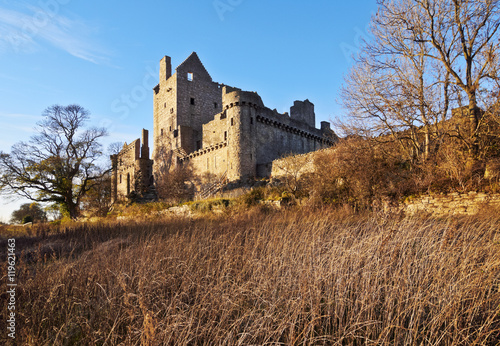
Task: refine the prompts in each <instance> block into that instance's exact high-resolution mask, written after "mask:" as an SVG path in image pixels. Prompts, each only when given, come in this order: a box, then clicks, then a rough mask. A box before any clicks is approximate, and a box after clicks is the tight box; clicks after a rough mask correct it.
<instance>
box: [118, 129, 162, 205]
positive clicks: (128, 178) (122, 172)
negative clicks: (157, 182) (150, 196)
mask: <svg viewBox="0 0 500 346" xmlns="http://www.w3.org/2000/svg"><path fill="white" fill-rule="evenodd" d="M111 164H112V168H113V171H112V175H111V201H112V202H115V201H118V200H125V199H126V198H127V197H130V196H131V193H133V194H136V195H139V196H140V195H142V194H144V193H145V192H146V191H147V190H148V188H149V187H150V186H151V185H152V184H153V180H152V169H153V160H151V159H149V146H148V130H144V129H143V130H142V147H141V140H140V139H136V140H135V141H133V142H132V143H130V144H127V143H125V144H124V145H123V148H122V150H121V151H120V153H119V154H116V155H111Z"/></svg>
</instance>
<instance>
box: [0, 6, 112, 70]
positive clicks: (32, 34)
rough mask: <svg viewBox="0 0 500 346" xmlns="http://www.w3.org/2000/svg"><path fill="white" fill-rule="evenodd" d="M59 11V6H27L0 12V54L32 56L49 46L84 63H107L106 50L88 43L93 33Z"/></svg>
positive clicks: (2, 9) (3, 9)
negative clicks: (28, 54)
mask: <svg viewBox="0 0 500 346" xmlns="http://www.w3.org/2000/svg"><path fill="white" fill-rule="evenodd" d="M59 11H60V5H58V6H55V7H52V8H45V9H44V8H41V7H36V6H30V5H25V6H23V7H22V9H21V10H11V9H5V8H0V50H2V51H9V50H10V51H12V50H13V51H17V52H20V51H21V52H34V51H37V50H38V49H40V47H41V46H43V45H45V44H47V43H48V44H50V45H52V46H54V47H56V48H59V49H61V50H64V51H66V52H67V53H69V54H71V55H73V56H75V57H77V58H80V59H83V60H87V61H90V62H93V63H96V64H99V63H103V62H106V61H107V58H106V57H107V55H108V53H107V52H106V50H105V49H104V48H102V47H99V45H98V44H96V43H95V42H92V40H91V39H90V36H91V34H92V32H93V29H92V28H91V27H90V26H89V25H87V24H86V23H85V22H83V21H82V20H79V19H71V18H68V17H64V16H62V15H61V14H59Z"/></svg>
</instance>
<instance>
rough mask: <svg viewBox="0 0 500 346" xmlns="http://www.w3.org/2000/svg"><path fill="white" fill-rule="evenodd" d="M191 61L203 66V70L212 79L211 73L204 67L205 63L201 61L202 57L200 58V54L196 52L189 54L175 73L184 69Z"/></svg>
mask: <svg viewBox="0 0 500 346" xmlns="http://www.w3.org/2000/svg"><path fill="white" fill-rule="evenodd" d="M190 61H194V62H195V63H199V64H200V65H201V67H202V68H203V70H204V71H205V72H206V74H207V75H208V76H209V77H210V79H212V76H211V75H210V73H208V71H207V69H206V68H205V65H203V62H202V61H201V59H200V57H199V56H198V54H197V53H196V52H192V53H191V54H189V56H188V57H187V58H186V59H184V61H183V62H181V63H180V64H179V66H177V67H176V68H175V71H176V72H177V70H178V69H179V68H182V67H183V66H184V65H185V64H187V63H188V62H190Z"/></svg>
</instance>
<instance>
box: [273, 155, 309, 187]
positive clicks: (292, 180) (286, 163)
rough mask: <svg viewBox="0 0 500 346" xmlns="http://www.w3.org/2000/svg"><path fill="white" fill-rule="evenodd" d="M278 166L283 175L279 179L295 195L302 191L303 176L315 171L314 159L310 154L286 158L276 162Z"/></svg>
mask: <svg viewBox="0 0 500 346" xmlns="http://www.w3.org/2000/svg"><path fill="white" fill-rule="evenodd" d="M276 165H277V168H278V169H279V170H280V171H281V173H282V174H281V175H280V176H279V179H281V180H283V183H284V184H285V187H286V188H287V189H288V190H289V191H290V192H291V193H293V194H296V193H297V192H298V191H299V190H300V189H301V187H302V186H301V185H302V181H301V178H302V177H303V175H304V174H307V173H311V172H312V171H313V170H314V168H313V157H312V155H308V154H302V155H294V154H290V155H287V156H284V157H282V158H281V159H280V160H278V161H276Z"/></svg>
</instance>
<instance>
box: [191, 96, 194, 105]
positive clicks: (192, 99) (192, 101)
mask: <svg viewBox="0 0 500 346" xmlns="http://www.w3.org/2000/svg"><path fill="white" fill-rule="evenodd" d="M190 102H191V104H192V105H194V98H193V97H191V101H190Z"/></svg>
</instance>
